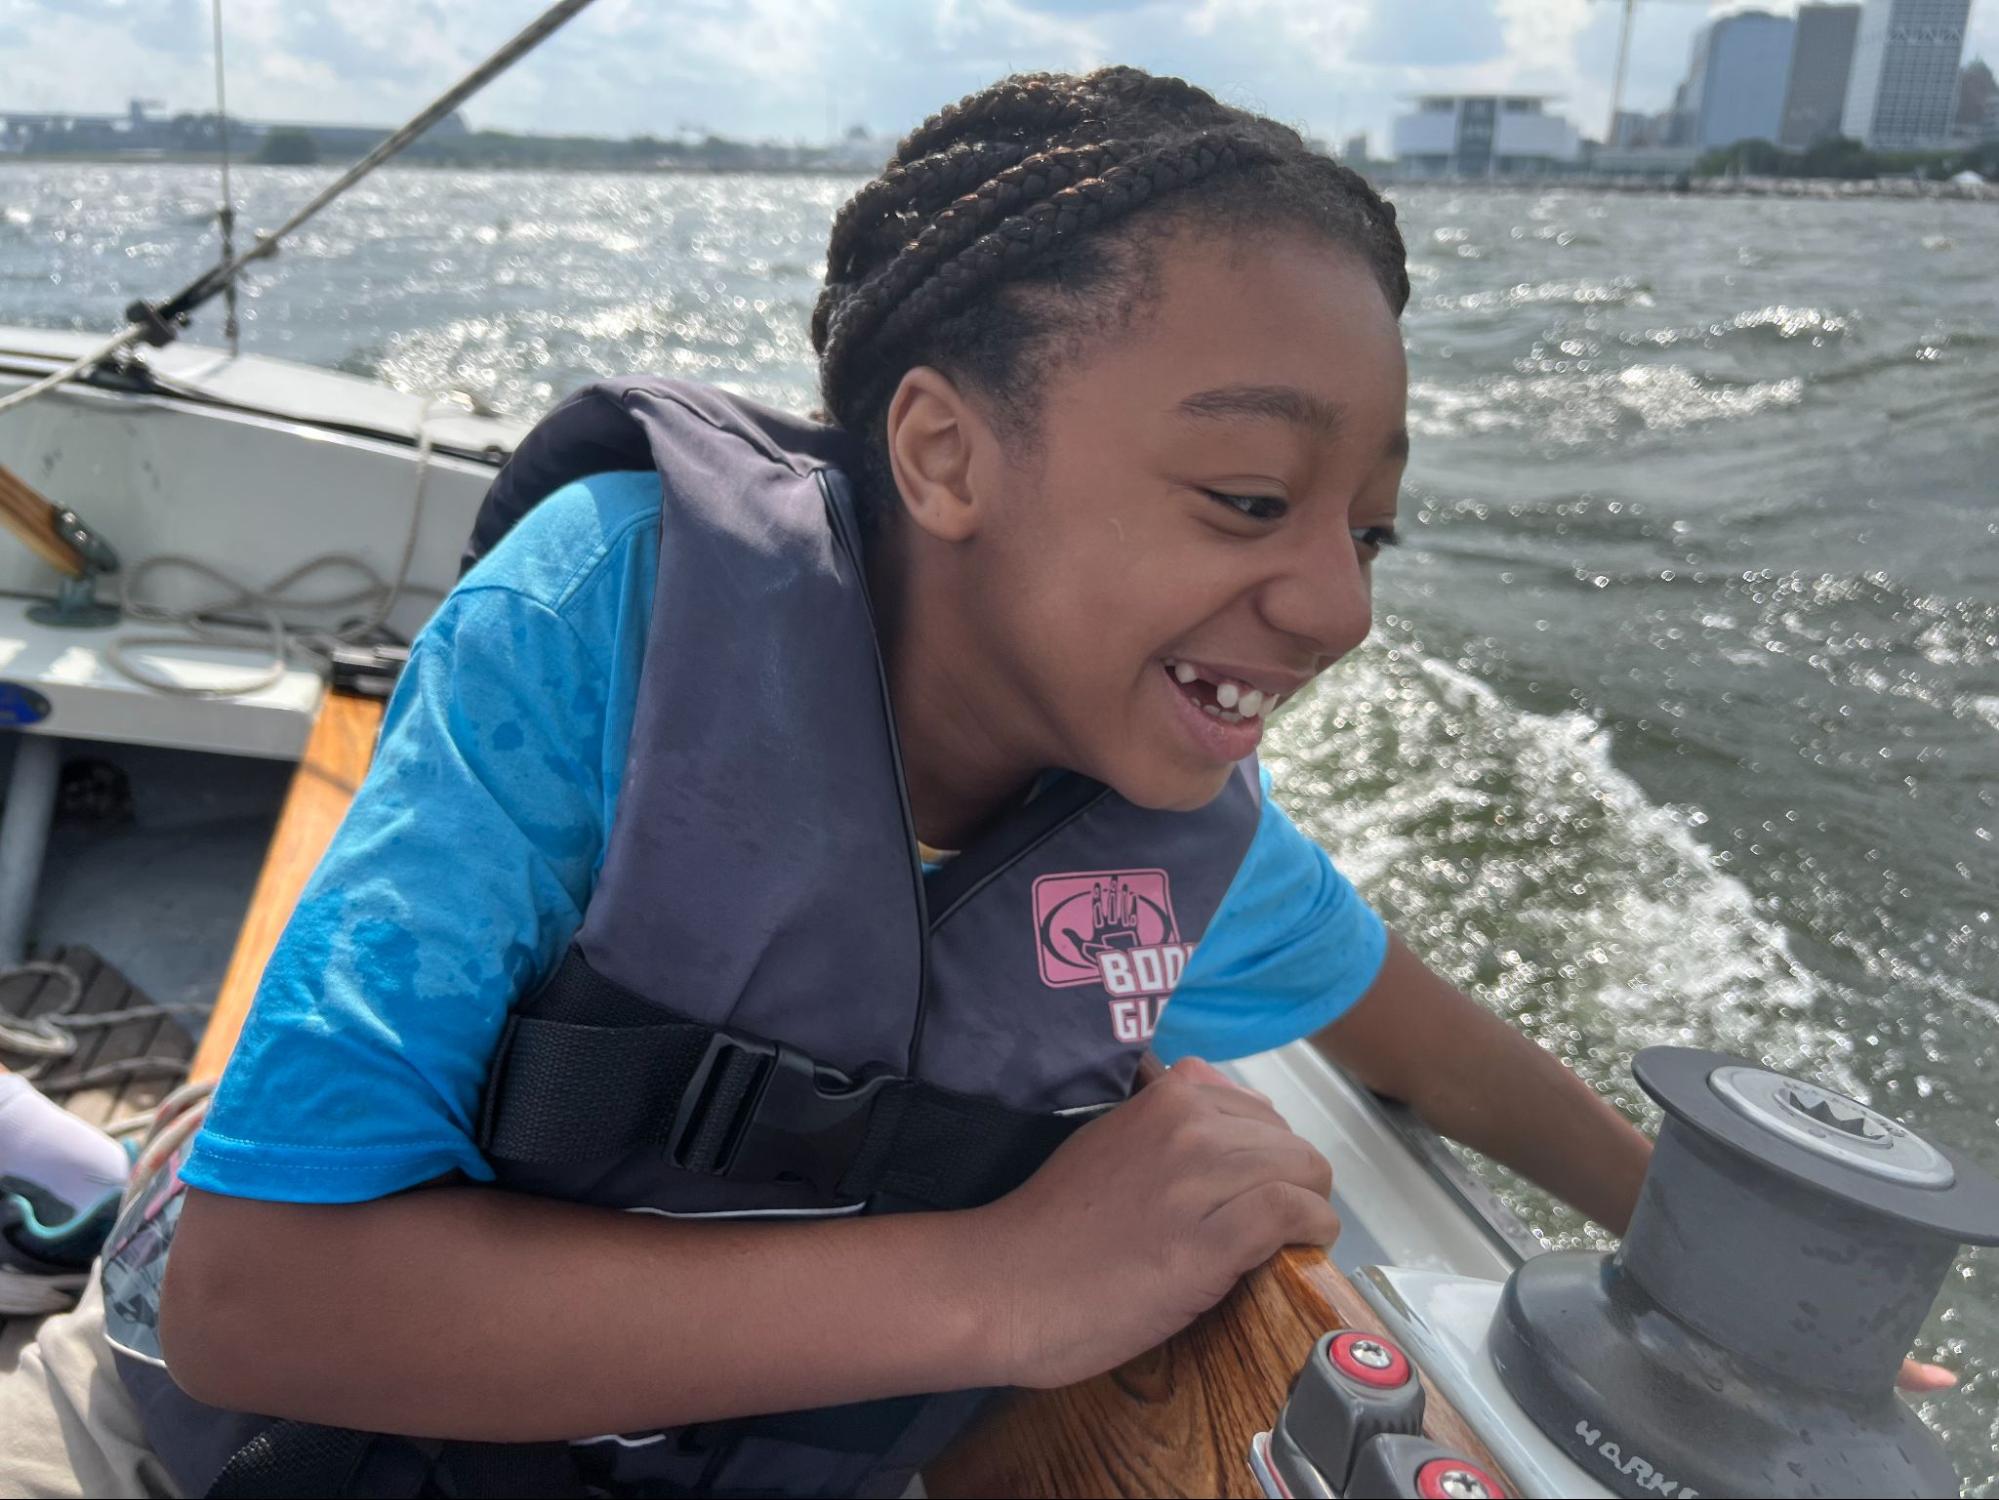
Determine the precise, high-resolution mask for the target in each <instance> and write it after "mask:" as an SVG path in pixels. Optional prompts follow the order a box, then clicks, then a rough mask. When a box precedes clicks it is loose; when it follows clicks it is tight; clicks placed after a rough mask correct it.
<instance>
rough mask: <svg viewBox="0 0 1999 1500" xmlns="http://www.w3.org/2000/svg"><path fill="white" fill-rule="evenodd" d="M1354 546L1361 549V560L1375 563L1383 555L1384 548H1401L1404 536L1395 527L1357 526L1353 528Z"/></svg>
mask: <svg viewBox="0 0 1999 1500" xmlns="http://www.w3.org/2000/svg"><path fill="white" fill-rule="evenodd" d="M1353 540H1354V545H1355V546H1356V547H1358V548H1360V553H1361V560H1362V561H1363V562H1373V561H1374V560H1375V558H1377V557H1379V556H1380V555H1381V549H1382V548H1383V547H1395V546H1399V545H1400V544H1401V542H1402V534H1401V533H1400V532H1399V531H1397V530H1396V529H1395V528H1394V527H1393V526H1356V527H1354V528H1353Z"/></svg>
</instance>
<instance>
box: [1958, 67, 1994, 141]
mask: <svg viewBox="0 0 1999 1500" xmlns="http://www.w3.org/2000/svg"><path fill="white" fill-rule="evenodd" d="M1957 133H1958V134H1959V135H1961V136H1964V137H1966V138H1968V139H1970V140H1974V141H1982V140H1986V139H1988V138H1990V137H1993V136H1999V81H1995V80H1994V79H1993V77H1992V70H1991V69H1990V68H1988V67H1986V66H1985V61H1984V59H1983V58H1976V57H1974V58H1973V59H1972V60H1971V61H1970V62H1969V63H1967V64H1965V68H1964V71H1963V72H1962V73H1960V74H1958V75H1957Z"/></svg>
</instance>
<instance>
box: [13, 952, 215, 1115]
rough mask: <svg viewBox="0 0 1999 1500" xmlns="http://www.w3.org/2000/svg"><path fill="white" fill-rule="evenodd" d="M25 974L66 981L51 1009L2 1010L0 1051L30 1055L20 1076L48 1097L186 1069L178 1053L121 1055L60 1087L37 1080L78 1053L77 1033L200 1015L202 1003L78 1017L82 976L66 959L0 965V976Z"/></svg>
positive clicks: (179, 1073) (176, 1073)
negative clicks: (37, 1011)
mask: <svg viewBox="0 0 1999 1500" xmlns="http://www.w3.org/2000/svg"><path fill="white" fill-rule="evenodd" d="M24 974H42V975H46V976H47V977H48V978H50V979H54V980H57V981H59V982H60V983H62V984H64V985H66V986H68V989H69V993H68V994H67V995H65V996H64V997H63V999H62V1001H61V1003H60V1004H58V1005H57V1006H56V1007H55V1009H54V1010H50V1011H45V1012H43V1013H42V1014H41V1015H39V1016H31V1017H30V1016H4V1015H0V1052H11V1053H13V1054H15V1055H16V1056H17V1057H31V1058H33V1059H34V1061H33V1062H31V1063H30V1064H28V1066H27V1067H25V1068H18V1069H16V1070H15V1071H16V1072H18V1073H19V1074H20V1075H21V1076H22V1077H23V1078H25V1079H27V1080H28V1081H29V1082H31V1083H35V1084H36V1085H37V1086H38V1087H40V1088H42V1091H43V1092H44V1093H48V1094H49V1095H50V1097H51V1098H54V1097H55V1094H56V1092H60V1093H61V1094H64V1095H68V1094H74V1093H79V1092H81V1091H82V1090H84V1089H94V1088H102V1087H104V1086H105V1085H106V1084H111V1083H125V1082H127V1081H129V1080H131V1079H134V1078H146V1077H152V1076H157V1075H165V1076H170V1077H180V1076H182V1075H184V1074H185V1073H186V1072H187V1059H186V1058H181V1057H121V1058H118V1059H117V1060H115V1061H113V1062H106V1063H98V1064H97V1065H96V1066H95V1067H90V1068H85V1069H83V1071H81V1072H79V1073H73V1074H70V1075H69V1076H67V1077H65V1078H64V1079H63V1080H62V1082H61V1085H60V1087H59V1090H57V1091H55V1092H52V1091H51V1090H50V1089H49V1088H48V1087H47V1086H46V1085H43V1084H41V1082H40V1080H41V1079H42V1077H43V1076H44V1075H45V1074H47V1073H48V1072H49V1070H50V1069H51V1068H52V1067H54V1066H55V1065H57V1064H59V1063H61V1062H63V1061H65V1060H66V1059H68V1058H72V1057H74V1056H76V1048H77V1035H78V1033H79V1032H87V1031H103V1030H106V1029H107V1028H109V1027H113V1026H122V1025H124V1024H126V1023H127V1022H129V1021H149V1020H155V1019H158V1018H160V1017H164V1016H199V1015H201V1014H202V1008H201V1007H200V1006H198V1005H162V1004H160V1003H158V1002H156V1001H151V1000H149V1001H147V1002H146V1003H145V1004H144V1005H128V1006H126V1007H125V1008H124V1009H122V1010H105V1011H97V1012H95V1013H93V1014H91V1015H87V1016H79V1015H74V1014H72V1012H73V1011H74V1010H75V1009H76V1007H77V1006H78V1005H80V1004H81V1003H82V1002H83V980H82V979H81V978H80V977H79V976H78V975H77V973H76V971H75V970H74V969H72V968H70V967H69V966H68V965H66V964H57V963H48V962H46V961H42V960H37V961H35V962H32V963H25V964H20V965H17V966H16V967H14V968H10V969H0V981H4V980H8V979H13V978H17V977H19V976H21V975H24Z"/></svg>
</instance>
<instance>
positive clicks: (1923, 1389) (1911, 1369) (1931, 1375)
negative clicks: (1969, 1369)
mask: <svg viewBox="0 0 1999 1500" xmlns="http://www.w3.org/2000/svg"><path fill="white" fill-rule="evenodd" d="M1895 1384H1896V1386H1897V1387H1898V1388H1900V1389H1901V1390H1905V1391H1912V1392H1914V1393H1915V1394H1917V1395H1927V1394H1928V1393H1930V1392H1931V1391H1947V1390H1949V1389H1950V1388H1951V1387H1952V1386H1954V1385H1956V1384H1957V1376H1955V1375H1953V1374H1952V1373H1951V1372H1950V1371H1949V1370H1946V1369H1945V1368H1944V1367H1943V1366H1942V1365H1926V1364H1923V1363H1921V1362H1920V1361H1918V1360H1913V1359H1905V1360H1903V1361H1902V1373H1901V1374H1899V1375H1897V1376H1896V1377H1895Z"/></svg>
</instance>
